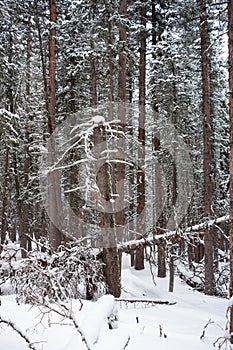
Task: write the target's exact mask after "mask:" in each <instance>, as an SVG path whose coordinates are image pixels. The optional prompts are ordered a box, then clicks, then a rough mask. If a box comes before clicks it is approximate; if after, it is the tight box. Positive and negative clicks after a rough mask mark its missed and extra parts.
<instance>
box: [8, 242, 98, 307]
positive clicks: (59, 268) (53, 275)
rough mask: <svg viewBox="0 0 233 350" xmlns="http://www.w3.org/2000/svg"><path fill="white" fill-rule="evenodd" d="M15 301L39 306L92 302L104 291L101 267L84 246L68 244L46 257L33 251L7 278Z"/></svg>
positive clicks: (90, 251)
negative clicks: (57, 303)
mask: <svg viewBox="0 0 233 350" xmlns="http://www.w3.org/2000/svg"><path fill="white" fill-rule="evenodd" d="M11 281H12V284H13V286H14V289H15V292H16V294H17V300H18V301H19V302H25V303H33V304H37V303H39V304H41V303H43V301H44V300H47V301H51V302H61V301H64V300H66V299H68V298H87V299H92V298H93V296H94V293H99V294H101V293H103V292H104V290H105V285H104V278H103V274H102V264H101V263H100V262H99V261H98V260H97V258H96V256H95V255H94V254H93V251H92V250H91V249H90V248H87V247H86V246H81V245H75V244H73V243H70V244H69V243H68V244H67V245H66V246H62V247H61V249H60V251H59V252H56V253H54V254H52V255H49V254H48V253H47V252H45V253H44V252H39V251H37V250H35V251H32V252H30V253H28V256H27V258H26V259H22V260H21V261H20V264H18V267H17V269H15V271H14V274H13V275H12V277H11Z"/></svg>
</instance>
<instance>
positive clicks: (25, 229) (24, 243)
mask: <svg viewBox="0 0 233 350" xmlns="http://www.w3.org/2000/svg"><path fill="white" fill-rule="evenodd" d="M29 23H30V21H29ZM30 61H31V35H30V24H29V33H28V38H27V59H26V114H27V116H26V118H27V120H26V125H25V146H24V154H25V159H24V183H23V191H24V193H23V201H22V212H23V213H24V218H23V220H22V239H21V242H20V243H21V247H22V248H24V249H23V250H22V257H26V251H29V250H30V248H31V244H30V242H31V240H30V239H29V238H28V237H27V235H28V234H29V222H28V221H29V213H30V208H29V203H28V182H29V168H30V156H29V142H30V140H29V137H30V122H31V120H30V108H29V99H30V90H31V86H30V85H31V84H30V81H31V72H30Z"/></svg>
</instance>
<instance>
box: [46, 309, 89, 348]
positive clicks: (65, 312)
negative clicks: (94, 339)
mask: <svg viewBox="0 0 233 350" xmlns="http://www.w3.org/2000/svg"><path fill="white" fill-rule="evenodd" d="M43 306H44V307H46V308H47V309H48V310H49V311H52V312H55V313H57V314H58V315H60V316H62V317H65V318H68V319H69V320H71V321H72V322H73V325H74V327H75V329H76V331H77V332H78V333H79V334H80V336H81V339H82V341H83V342H84V344H85V346H86V348H87V350H91V349H92V347H91V345H90V344H89V342H88V340H87V339H86V337H85V334H84V332H83V330H82V329H81V327H80V326H79V325H78V323H77V320H76V318H75V316H74V313H73V312H72V311H71V309H68V308H67V307H66V306H65V305H64V304H63V305H60V310H58V309H55V308H53V307H51V306H50V305H49V304H48V303H45V304H44V305H43Z"/></svg>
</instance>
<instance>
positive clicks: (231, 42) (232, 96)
mask: <svg viewBox="0 0 233 350" xmlns="http://www.w3.org/2000/svg"><path fill="white" fill-rule="evenodd" d="M228 50H229V58H228V59H229V92H230V93H229V119H230V233H229V236H230V285H229V296H230V298H232V297H233V0H229V2H228ZM229 332H230V341H231V344H233V302H232V301H231V303H230V330H229Z"/></svg>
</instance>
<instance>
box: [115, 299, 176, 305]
mask: <svg viewBox="0 0 233 350" xmlns="http://www.w3.org/2000/svg"><path fill="white" fill-rule="evenodd" d="M115 301H117V302H124V303H126V304H128V303H134V304H135V303H145V304H157V305H158V304H159V305H175V304H176V301H174V302H173V301H168V300H165V301H164V300H153V299H126V298H115Z"/></svg>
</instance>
